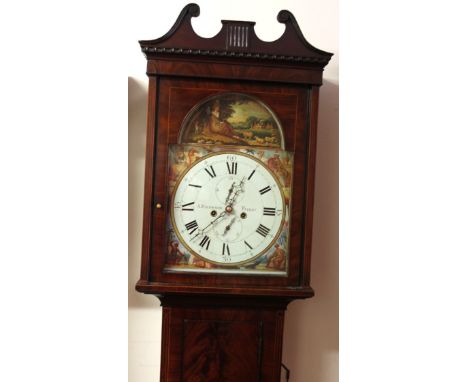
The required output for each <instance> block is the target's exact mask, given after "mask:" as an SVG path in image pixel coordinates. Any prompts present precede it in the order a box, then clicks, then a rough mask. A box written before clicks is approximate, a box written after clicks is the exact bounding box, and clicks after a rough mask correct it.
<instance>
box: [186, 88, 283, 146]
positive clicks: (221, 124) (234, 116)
mask: <svg viewBox="0 0 468 382" xmlns="http://www.w3.org/2000/svg"><path fill="white" fill-rule="evenodd" d="M282 140H283V137H282V135H281V128H280V126H279V121H278V120H277V118H276V117H275V115H274V114H273V112H272V111H270V110H269V109H268V107H267V106H266V105H264V104H263V103H262V102H260V101H258V100H257V99H255V98H252V97H250V96H247V95H245V94H238V93H224V94H221V95H218V96H216V97H212V98H210V99H208V100H206V101H204V102H202V103H201V104H200V105H198V106H197V107H196V108H195V109H194V110H193V111H192V112H191V113H190V114H189V115H188V117H187V119H186V121H185V122H184V126H183V127H182V134H181V137H180V140H179V142H180V143H199V144H223V145H239V146H244V145H249V146H264V147H284V145H283V142H282Z"/></svg>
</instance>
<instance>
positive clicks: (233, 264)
mask: <svg viewBox="0 0 468 382" xmlns="http://www.w3.org/2000/svg"><path fill="white" fill-rule="evenodd" d="M229 154H233V155H240V156H243V157H246V158H248V159H250V160H252V161H254V162H257V163H258V164H259V165H260V166H262V167H263V168H264V169H265V170H266V171H267V172H268V173H269V175H270V176H271V177H272V178H273V180H274V182H275V183H276V187H277V188H278V191H279V193H280V196H281V205H282V216H281V222H280V224H279V226H278V230H277V232H276V233H275V235H274V236H273V237H272V239H271V240H270V243H269V244H268V245H267V246H266V247H265V248H264V249H263V250H262V251H260V252H259V253H257V254H255V255H254V256H252V257H250V258H248V259H246V260H243V261H239V262H231V263H228V264H226V263H225V262H219V261H215V260H212V259H209V258H206V257H204V256H202V255H200V254H199V253H198V252H197V251H195V250H194V249H193V248H192V247H191V246H190V245H188V244H187V242H186V241H185V240H184V238H183V235H182V234H180V232H179V229H178V227H177V225H176V223H175V217H174V213H175V208H174V198H175V195H176V192H177V190H178V187H179V185H180V183H181V182H182V181H183V179H184V178H185V176H186V175H187V173H188V172H189V171H190V170H191V169H193V168H194V167H195V166H196V165H197V164H198V163H200V162H202V161H205V160H207V159H209V158H210V157H213V156H220V155H229ZM289 214H291V211H289ZM285 217H286V202H285V197H284V192H283V186H282V184H281V182H280V180H279V179H278V177H277V176H276V175H275V174H274V173H273V172H272V171H271V170H270V169H269V168H268V166H267V165H266V164H265V163H264V162H262V161H261V160H260V159H258V158H256V157H254V156H252V155H249V154H247V153H243V152H239V151H234V150H223V151H216V152H212V153H209V154H207V155H205V156H203V157H201V158H199V159H198V160H196V161H195V162H194V163H192V165H191V166H189V167H187V168H186V169H185V170H184V171H183V172H182V173H181V174H180V176H179V178H178V179H177V181H176V183H175V185H174V187H173V189H172V193H171V197H170V220H171V224H172V228H173V230H174V233H175V235H176V236H177V238H178V239H179V240H180V242H181V243H182V244H183V245H184V247H185V248H186V249H187V250H188V251H189V252H190V253H191V254H192V255H194V256H196V257H198V258H200V259H201V260H203V261H206V262H208V263H210V264H215V265H219V266H222V267H223V268H234V269H237V268H239V266H241V265H245V264H248V263H253V262H255V260H256V259H258V258H259V257H261V256H262V255H264V254H265V253H266V252H267V251H268V250H269V249H270V248H271V247H272V246H273V245H274V244H275V243H276V241H277V240H278V237H279V236H280V234H281V231H282V228H283V226H284V221H285ZM289 234H290V232H289V230H288V248H287V253H288V254H289V244H290V243H289ZM287 257H289V256H288V255H287Z"/></svg>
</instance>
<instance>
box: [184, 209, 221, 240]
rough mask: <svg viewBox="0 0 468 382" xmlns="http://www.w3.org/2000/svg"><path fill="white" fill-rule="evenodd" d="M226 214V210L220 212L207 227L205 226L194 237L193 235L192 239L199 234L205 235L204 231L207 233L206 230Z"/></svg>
mask: <svg viewBox="0 0 468 382" xmlns="http://www.w3.org/2000/svg"><path fill="white" fill-rule="evenodd" d="M224 215H226V211H223V212H221V213H220V214H219V216H218V217H217V218H216V219H214V220H213V221H212V222H210V224H208V225H207V226H206V227H205V228H203V229H202V230H201V231H199V232H198V233H197V234H196V235H195V236H194V237H192V238H191V239H190V241H192V240H194V239H195V238H196V237H197V236H199V235H203V233H205V231H206V230H207V229H208V228H210V227H211V226H212V225H213V224H214V223H215V222H216V221H218V220H219V219H221V218H222V217H223V216H224Z"/></svg>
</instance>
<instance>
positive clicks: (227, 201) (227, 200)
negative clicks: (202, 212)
mask: <svg viewBox="0 0 468 382" xmlns="http://www.w3.org/2000/svg"><path fill="white" fill-rule="evenodd" d="M235 184H236V182H232V185H231V188H230V189H229V193H228V196H227V198H226V204H227V203H229V198H230V197H231V194H232V191H233V190H234V185H235Z"/></svg>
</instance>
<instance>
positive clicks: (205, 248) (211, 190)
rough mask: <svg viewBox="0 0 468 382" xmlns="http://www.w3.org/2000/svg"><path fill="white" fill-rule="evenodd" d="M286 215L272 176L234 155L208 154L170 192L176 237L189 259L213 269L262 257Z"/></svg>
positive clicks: (259, 165) (254, 162)
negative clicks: (212, 265) (216, 266)
mask: <svg viewBox="0 0 468 382" xmlns="http://www.w3.org/2000/svg"><path fill="white" fill-rule="evenodd" d="M284 216H285V204H284V196H283V193H282V189H281V185H280V183H279V181H278V180H277V178H276V176H275V175H274V174H273V173H272V172H271V171H270V170H269V169H268V168H267V167H266V166H265V165H264V164H263V163H262V162H261V161H259V160H258V159H256V158H253V157H251V156H249V155H247V154H244V153H239V152H222V153H213V154H210V155H208V156H205V157H203V158H202V159H200V160H199V161H197V162H195V163H194V164H193V165H192V166H191V167H189V168H188V169H187V170H186V171H185V172H184V173H183V174H182V175H181V177H180V178H179V181H178V182H177V184H176V186H175V190H174V193H173V199H172V205H171V219H172V222H173V227H174V231H175V233H176V235H177V236H178V238H179V239H180V240H181V242H182V243H183V244H184V246H185V247H186V248H187V249H189V250H190V251H191V252H192V253H193V254H194V255H196V256H199V257H201V258H203V259H204V260H205V261H208V262H211V263H214V264H218V265H226V266H228V265H239V264H242V263H246V262H250V261H252V260H254V259H255V258H257V257H259V256H261V255H262V254H263V253H265V252H266V251H267V250H268V249H269V248H270V247H271V246H272V245H273V244H274V243H275V241H276V239H277V237H278V235H279V233H280V231H281V228H282V225H283V220H284Z"/></svg>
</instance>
